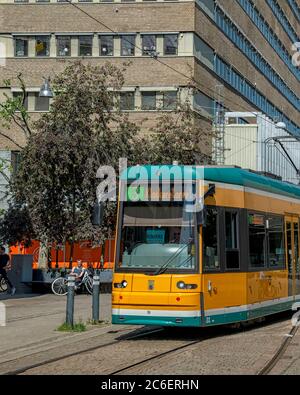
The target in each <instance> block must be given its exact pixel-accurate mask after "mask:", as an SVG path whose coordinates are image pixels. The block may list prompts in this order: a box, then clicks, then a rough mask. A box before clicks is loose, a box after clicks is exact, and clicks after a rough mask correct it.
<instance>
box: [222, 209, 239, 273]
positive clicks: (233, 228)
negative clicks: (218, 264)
mask: <svg viewBox="0 0 300 395" xmlns="http://www.w3.org/2000/svg"><path fill="white" fill-rule="evenodd" d="M225 240H226V269H229V270H231V269H239V268H240V251H239V237H238V213H237V212H226V213H225Z"/></svg>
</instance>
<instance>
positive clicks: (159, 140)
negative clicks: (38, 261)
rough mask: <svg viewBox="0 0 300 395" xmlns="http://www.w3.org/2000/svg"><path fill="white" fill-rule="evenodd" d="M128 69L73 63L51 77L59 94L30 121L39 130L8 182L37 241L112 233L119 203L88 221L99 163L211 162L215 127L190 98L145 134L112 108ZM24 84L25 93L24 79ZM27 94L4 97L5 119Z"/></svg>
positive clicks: (102, 237) (96, 239)
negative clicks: (100, 221)
mask: <svg viewBox="0 0 300 395" xmlns="http://www.w3.org/2000/svg"><path fill="white" fill-rule="evenodd" d="M123 73H124V69H122V68H118V67H115V66H113V65H111V64H109V63H107V64H105V65H103V66H92V65H89V64H88V65H84V64H83V63H82V62H75V63H72V64H70V65H69V66H67V67H66V69H65V70H64V71H63V72H62V73H61V74H59V75H57V76H56V78H55V79H54V80H53V81H52V87H53V90H54V91H55V93H56V95H55V97H54V100H53V103H52V105H51V108H50V112H49V113H46V114H44V115H43V116H42V117H41V118H40V119H39V120H38V121H37V122H36V123H35V124H34V125H33V126H34V130H35V133H30V134H28V133H27V145H26V146H25V148H24V149H23V151H22V155H21V161H20V166H19V170H18V172H17V174H16V175H15V177H14V178H13V180H12V183H11V187H12V193H13V198H14V202H15V204H17V205H19V206H21V207H26V210H27V213H29V217H30V221H29V222H30V226H31V224H32V234H34V236H35V237H36V238H37V239H39V240H40V241H43V242H45V243H53V242H54V243H65V242H70V243H74V242H76V241H80V240H91V241H92V242H94V244H98V243H99V242H100V243H102V242H103V241H104V240H105V239H106V238H107V237H111V236H112V235H113V233H114V228H115V220H116V204H115V203H109V204H108V205H107V210H106V214H105V218H104V224H105V225H104V226H103V227H102V228H101V229H99V228H98V227H94V226H93V225H92V223H91V212H92V208H93V205H94V202H95V199H96V188H97V185H98V183H99V180H97V179H96V172H97V169H98V168H99V166H103V165H110V166H113V167H114V168H115V169H117V167H118V161H119V158H122V157H123V158H124V157H125V158H128V164H129V165H134V164H137V163H139V164H145V163H157V164H167V163H172V162H173V161H174V160H177V161H179V163H181V164H186V165H188V164H205V163H210V156H209V155H208V154H207V152H209V150H210V143H211V130H203V126H201V125H202V124H201V118H200V117H199V116H197V115H196V114H195V113H194V112H193V111H192V110H191V108H190V105H189V103H188V102H186V103H183V104H180V105H178V109H177V110H176V111H175V112H172V113H170V112H165V113H161V116H160V117H159V118H158V120H157V124H156V126H155V127H154V128H153V129H152V130H151V133H149V134H148V135H143V136H142V135H141V133H140V130H139V127H138V126H137V125H136V124H134V123H133V122H131V121H130V120H129V117H128V114H126V113H122V112H121V111H115V110H114V111H112V108H113V106H114V105H115V104H116V102H117V99H118V92H119V91H120V89H121V88H122V86H123V84H124V75H123ZM22 87H23V93H24V92H25V85H24V83H23V84H22ZM24 97H25V96H24V95H23V99H22V102H20V101H17V100H16V99H15V100H14V101H11V100H9V99H7V102H6V104H4V106H3V107H2V108H3V111H4V113H5V114H6V115H5V114H4V116H3V119H5V117H7V120H9V119H10V115H9V114H10V113H11V114H13V113H14V111H15V110H16V109H17V108H19V110H20V109H21V108H20V105H22V104H23V105H24ZM18 106H19V107H18ZM20 114H21V120H22V121H23V123H22V125H23V129H25V130H26V122H27V115H26V114H25V113H24V114H23V111H22V110H21V111H20ZM22 114H23V115H22ZM6 229H8V226H7V227H6ZM25 230H26V232H23V231H21V232H16V235H17V237H16V238H19V237H24V236H23V235H26V237H28V236H27V229H25ZM0 233H1V232H0Z"/></svg>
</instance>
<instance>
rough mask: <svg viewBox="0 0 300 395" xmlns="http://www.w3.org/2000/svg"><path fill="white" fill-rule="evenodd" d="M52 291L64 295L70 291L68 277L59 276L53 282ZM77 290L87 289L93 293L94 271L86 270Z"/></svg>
mask: <svg viewBox="0 0 300 395" xmlns="http://www.w3.org/2000/svg"><path fill="white" fill-rule="evenodd" d="M51 289H52V292H53V293H54V294H55V295H58V296H63V295H67V293H68V278H67V277H58V278H57V279H56V280H54V281H53V282H52V284H51ZM75 290H76V291H84V290H86V291H87V292H88V293H89V294H90V295H92V293H93V273H92V271H91V270H89V269H88V270H86V271H85V273H84V275H83V279H82V281H81V282H80V284H79V285H78V286H76V288H75Z"/></svg>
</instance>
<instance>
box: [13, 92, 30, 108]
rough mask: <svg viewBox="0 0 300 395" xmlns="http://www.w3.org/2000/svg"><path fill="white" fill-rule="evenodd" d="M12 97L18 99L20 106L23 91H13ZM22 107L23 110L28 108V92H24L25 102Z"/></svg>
mask: <svg viewBox="0 0 300 395" xmlns="http://www.w3.org/2000/svg"><path fill="white" fill-rule="evenodd" d="M13 98H14V99H19V101H20V106H21V104H22V100H23V92H13ZM24 108H25V110H28V93H26V97H25V102H24Z"/></svg>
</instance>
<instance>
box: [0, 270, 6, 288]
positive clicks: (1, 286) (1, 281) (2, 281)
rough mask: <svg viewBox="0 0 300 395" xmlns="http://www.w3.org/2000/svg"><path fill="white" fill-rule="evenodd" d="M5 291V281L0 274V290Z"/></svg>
mask: <svg viewBox="0 0 300 395" xmlns="http://www.w3.org/2000/svg"><path fill="white" fill-rule="evenodd" d="M6 291H7V282H6V280H5V279H4V278H3V277H2V274H0V292H6Z"/></svg>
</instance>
